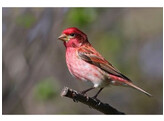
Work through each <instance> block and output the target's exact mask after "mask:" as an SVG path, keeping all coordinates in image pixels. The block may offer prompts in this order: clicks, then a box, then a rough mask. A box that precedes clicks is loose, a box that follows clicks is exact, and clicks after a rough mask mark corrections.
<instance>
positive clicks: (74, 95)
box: [72, 93, 78, 103]
mask: <svg viewBox="0 0 164 121" xmlns="http://www.w3.org/2000/svg"><path fill="white" fill-rule="evenodd" d="M72 97H73V101H74V102H76V103H78V100H77V97H76V94H74V93H73V96H72Z"/></svg>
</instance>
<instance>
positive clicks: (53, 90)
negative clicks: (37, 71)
mask: <svg viewBox="0 0 164 121" xmlns="http://www.w3.org/2000/svg"><path fill="white" fill-rule="evenodd" d="M54 82H56V80H53V79H52V78H45V79H43V80H41V81H40V82H39V83H38V84H37V85H36V87H35V96H36V98H37V99H39V100H43V101H46V100H50V99H53V98H55V97H56V96H57V94H58V93H59V85H57V83H56V84H54Z"/></svg>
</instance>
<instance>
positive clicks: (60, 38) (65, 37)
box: [58, 34, 68, 41]
mask: <svg viewBox="0 0 164 121" xmlns="http://www.w3.org/2000/svg"><path fill="white" fill-rule="evenodd" d="M58 39H59V40H62V41H68V37H67V35H65V34H61V35H60V36H59V37H58Z"/></svg>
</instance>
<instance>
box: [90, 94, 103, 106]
mask: <svg viewBox="0 0 164 121" xmlns="http://www.w3.org/2000/svg"><path fill="white" fill-rule="evenodd" d="M92 99H93V100H95V101H96V106H99V105H100V104H101V102H100V100H99V99H98V98H97V97H96V96H94V97H92Z"/></svg>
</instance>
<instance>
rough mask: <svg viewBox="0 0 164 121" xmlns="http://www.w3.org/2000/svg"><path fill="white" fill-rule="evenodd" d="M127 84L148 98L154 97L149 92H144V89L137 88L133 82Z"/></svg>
mask: <svg viewBox="0 0 164 121" xmlns="http://www.w3.org/2000/svg"><path fill="white" fill-rule="evenodd" d="M125 83H126V84H127V85H128V86H130V87H133V88H134V89H136V90H139V91H141V92H143V93H144V94H146V95H147V96H149V97H152V95H151V94H150V93H148V92H146V91H145V90H143V89H141V88H139V87H137V86H136V85H134V84H133V83H131V82H129V81H126V82H125Z"/></svg>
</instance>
